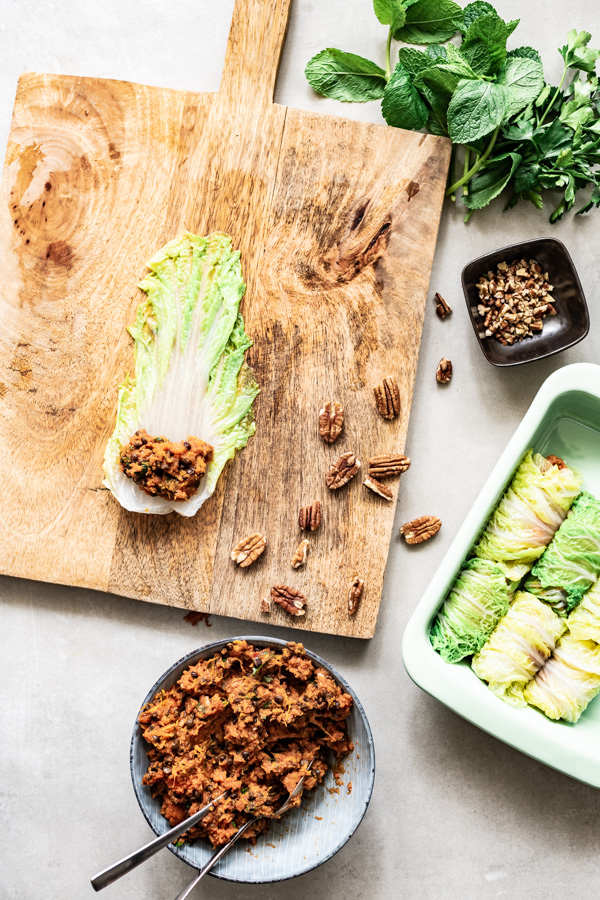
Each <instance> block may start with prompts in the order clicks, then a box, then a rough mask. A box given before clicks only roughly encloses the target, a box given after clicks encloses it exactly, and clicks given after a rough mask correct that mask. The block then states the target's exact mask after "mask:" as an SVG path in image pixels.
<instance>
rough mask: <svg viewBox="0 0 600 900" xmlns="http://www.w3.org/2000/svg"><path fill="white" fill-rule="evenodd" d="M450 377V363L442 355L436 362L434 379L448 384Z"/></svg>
mask: <svg viewBox="0 0 600 900" xmlns="http://www.w3.org/2000/svg"><path fill="white" fill-rule="evenodd" d="M451 378H452V363H451V361H450V360H449V359H446V357H445V356H444V357H442V359H440V361H439V363H438V367H437V372H436V373H435V380H436V381H439V383H440V384H448V382H449V381H450V379H451Z"/></svg>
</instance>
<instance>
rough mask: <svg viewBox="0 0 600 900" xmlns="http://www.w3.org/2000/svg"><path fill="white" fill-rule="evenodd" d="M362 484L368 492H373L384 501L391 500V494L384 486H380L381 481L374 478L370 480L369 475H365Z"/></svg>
mask: <svg viewBox="0 0 600 900" xmlns="http://www.w3.org/2000/svg"><path fill="white" fill-rule="evenodd" d="M363 484H364V486H365V487H367V488H369V490H370V491H373V493H374V494H379V496H380V497H383V498H384V500H391V499H392V497H393V494H392V492H391V491H390V489H389V488H387V487H386V486H385V484H382V483H381V481H377V479H376V478H372V477H371V476H370V475H367V477H366V478H365V480H364V481H363Z"/></svg>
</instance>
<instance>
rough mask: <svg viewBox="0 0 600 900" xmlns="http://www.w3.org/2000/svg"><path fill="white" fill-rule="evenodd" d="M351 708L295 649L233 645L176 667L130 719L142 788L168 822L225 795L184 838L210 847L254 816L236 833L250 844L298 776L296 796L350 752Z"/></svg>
mask: <svg viewBox="0 0 600 900" xmlns="http://www.w3.org/2000/svg"><path fill="white" fill-rule="evenodd" d="M351 709H352V698H351V697H350V695H349V694H346V693H344V692H343V691H342V690H341V688H340V687H339V685H338V684H337V682H336V681H334V679H333V678H332V677H331V675H329V673H328V672H326V671H325V669H322V668H319V667H315V665H314V664H313V663H312V662H311V660H309V659H308V658H307V657H306V656H305V653H304V648H303V646H302V644H296V643H294V642H290V643H288V645H287V647H285V648H284V649H283V650H282V651H281V652H278V651H277V650H275V649H273V648H268V649H258V648H256V647H253V646H251V645H249V644H248V643H247V642H246V641H234V642H233V643H230V644H228V645H227V648H224V649H223V650H222V651H221V652H220V653H219V654H217V655H215V656H213V657H211V658H210V659H208V660H200V661H199V662H198V663H197V664H196V665H194V666H191V667H190V668H189V669H186V671H185V672H184V673H183V675H182V676H181V678H180V679H179V681H178V682H177V683H176V684H175V685H174V686H173V687H172V688H170V689H169V690H165V691H161V692H159V693H158V694H157V695H156V696H155V697H154V698H153V699H152V700H151V701H150V703H148V704H147V706H146V707H145V708H144V709H143V710H142V712H141V713H140V716H139V721H140V724H141V726H142V729H143V735H144V738H145V740H146V741H147V742H148V744H149V750H148V760H149V766H148V770H147V772H146V774H145V775H144V778H143V783H144V784H146V785H148V786H149V788H150V790H151V792H152V794H153V796H155V797H159V798H160V799H161V800H162V813H163V815H164V816H165V817H166V818H167V819H168V821H169V822H170V824H171V825H175V824H177V823H179V822H181V821H183V819H185V818H186V817H187V816H189V815H192V814H193V813H194V812H196V811H197V810H198V809H200V808H201V807H202V806H204V805H205V804H207V803H209V802H210V800H211V799H214V798H216V797H218V796H219V795H220V794H221V793H222V792H223V791H225V790H230V791H231V793H230V795H229V797H228V798H227V799H226V800H222V801H220V802H219V803H218V804H216V806H215V809H214V811H213V812H211V813H209V814H208V815H207V816H206V817H205V818H204V819H202V821H201V822H200V823H199V824H198V825H197V826H196V827H194V828H192V829H190V831H189V832H186V835H185V836H184V838H185V839H186V840H195V839H196V838H207V839H208V840H209V841H210V842H211V844H212V845H213V846H215V847H217V846H219V845H221V844H224V843H226V842H227V841H228V840H229V839H230V838H231V837H232V836H233V834H234V833H235V832H236V831H237V829H238V828H240V826H241V825H243V824H244V823H245V822H246V821H247V820H248V819H249V818H251V817H253V816H258V817H259V821H258V822H257V823H256V824H255V825H254V826H252V827H251V828H249V829H248V831H247V832H246V833H245V835H244V837H247V838H250V839H251V840H254V839H255V838H256V836H257V835H258V834H261V833H263V832H265V831H266V830H267V829H268V827H269V820H270V818H272V817H273V814H274V813H275V811H276V810H277V809H278V807H279V806H281V804H282V803H283V802H284V800H285V799H286V798H287V795H288V794H289V793H290V791H292V790H293V789H294V787H295V786H296V785H297V783H298V781H299V780H300V778H301V777H302V775H304V774H307V772H308V774H307V778H306V781H305V790H312V789H313V788H314V787H315V786H316V785H317V784H319V783H320V782H321V781H322V780H323V778H324V776H325V774H326V772H327V770H328V768H329V767H330V763H331V762H332V761H335V762H339V760H340V759H342V758H343V757H344V756H346V755H347V754H348V753H350V752H351V751H352V750H353V745H352V742H351V740H350V738H349V736H348V733H347V729H346V721H345V720H346V719H347V717H348V715H349V714H350V711H351ZM311 760H313V763H312V766H311V768H310V771H308V768H307V767H308V764H309V762H310V761H311ZM300 802H301V796H299V797H297V798H296V799H295V801H294V805H296V806H297V805H299V804H300Z"/></svg>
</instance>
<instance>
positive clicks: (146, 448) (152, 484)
mask: <svg viewBox="0 0 600 900" xmlns="http://www.w3.org/2000/svg"><path fill="white" fill-rule="evenodd" d="M212 455H213V448H212V447H211V446H210V444H207V443H206V442H205V441H201V440H200V438H197V437H189V438H188V439H187V441H168V440H167V439H166V438H164V437H152V436H151V435H149V434H148V432H147V431H146V430H145V429H143V428H142V429H140V430H139V431H136V433H135V434H134V435H133V437H132V438H131V440H130V441H129V443H128V444H126V445H125V446H124V447H123V449H122V450H121V455H120V462H121V468H122V469H123V471H124V473H125V475H127V477H128V478H131V479H132V480H133V481H135V483H136V484H137V485H138V487H140V488H141V489H142V490H143V491H144V492H145V493H146V494H150V495H151V496H156V495H158V496H160V497H164V498H165V499H166V500H188V499H189V498H190V497H191V495H192V494H193V493H194V491H196V490H197V489H198V485H199V484H200V481H201V480H202V476H203V475H204V473H205V472H206V464H207V462H210V460H211V459H212Z"/></svg>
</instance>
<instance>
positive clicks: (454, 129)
mask: <svg viewBox="0 0 600 900" xmlns="http://www.w3.org/2000/svg"><path fill="white" fill-rule="evenodd" d="M373 8H374V11H375V15H376V16H377V18H378V19H379V21H380V22H381V23H382V24H383V25H387V26H388V37H387V45H386V64H385V69H383V68H381V67H380V66H378V65H377V64H376V63H374V62H371V61H370V60H368V59H364V58H363V57H361V56H357V55H356V54H354V53H345V52H343V51H341V50H336V49H333V48H328V49H326V50H322V51H321V52H320V53H317V55H316V56H314V57H313V58H312V59H311V60H310V61H309V63H308V65H307V66H306V77H307V79H308V81H309V83H310V84H311V86H312V87H313V88H314V90H315V91H317V92H318V93H319V94H322V95H323V96H325V97H331V98H334V99H336V100H342V101H350V102H359V103H364V102H366V101H369V100H381V111H382V114H383V117H384V119H385V120H386V122H387V123H388V124H389V125H393V126H395V127H397V128H407V129H409V130H413V131H419V130H421V129H427V130H428V131H429V132H430V133H432V134H437V135H446V136H448V137H449V138H450V139H451V140H452V143H453V145H454V146H453V152H452V162H451V166H450V177H449V185H448V189H447V195H448V196H449V197H451V199H452V200H455V199H456V194H457V191H459V190H461V193H462V202H463V203H464V205H465V207H466V208H467V214H466V216H465V221H467V220H468V219H469V217H470V216H471V215H472V213H473V212H474V210H477V209H481V208H482V207H484V206H487V205H488V204H489V203H490V202H491V201H492V200H493V199H494V198H496V197H497V196H498V195H499V194H501V193H502V191H504V189H505V188H509V189H510V191H511V194H510V196H509V199H508V202H507V204H506V208H507V209H508V208H511V207H513V206H515V205H516V204H517V203H518V201H519V200H528V201H529V202H530V203H533V205H534V206H536V207H537V208H538V209H541V208H542V207H543V202H544V201H543V192H544V191H553V192H559V194H558V197H559V199H558V202H557V204H556V205H555V207H554V209H553V211H552V213H551V215H550V221H551V222H556V221H557V220H558V219H560V218H561V216H562V215H563V213H565V212H566V211H567V210H569V209H571V207H572V206H573V204H574V203H575V197H576V194H577V192H578V191H580V190H583V189H586V188H587V189H590V188H591V193H589V195H588V196H587V199H586V202H585V203H584V205H583V206H582V207H581V208H580V209H579V210H577V213H578V214H580V213H584V212H588V211H589V210H590V209H591V208H592V207H593V206H596V207H598V206H600V170H599V169H598V165H600V89H599V86H598V78H597V76H596V73H595V68H596V60H597V59H598V58H599V57H600V50H592V49H591V48H589V47H588V44H589V41H590V39H591V35H590V34H589V32H587V31H580V32H577V31H576V30H572V31H569V33H568V35H567V43H566V44H565V46H564V47H562V48H560V49H559V53H560V55H561V56H562V58H563V60H564V70H563V73H562V78H561V80H560V83H559V84H558V86H552V85H550V84H547V83H546V80H545V78H544V69H543V66H542V60H541V57H540V55H539V53H538V52H537V50H534V49H533V48H532V47H518V48H517V49H515V50H507V46H506V44H507V40H508V38H509V36H510V35H511V34H512V32H513V31H514V30H515V28H516V27H517V25H518V24H519V20H518V19H517V20H515V21H512V22H505V21H504V20H503V19H502V18H501V17H500V16H499V15H498V13H497V12H496V10H495V9H494V7H493V6H492V5H491V4H490V3H487V2H482V0H477V2H475V3H469V5H468V6H466V7H465V8H464V9H462V8H461V7H460V6H458V5H457V4H456V3H454V2H453V0H373ZM456 35H459V37H460V43H451V42H449V41H450V39H451V38H454V37H455V36H456ZM394 40H395V41H401V42H403V44H404V46H402V47H401V48H400V49H399V51H398V58H397V62H396V65H395V67H394V68H392V41H394ZM407 44H420V45H426V46H425V49H424V50H419V49H417V48H416V47H414V46H406V45H407ZM459 165H462V173H461V174H460V175H459V174H457V166H459ZM554 202H555V203H556V200H555V201H554Z"/></svg>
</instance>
